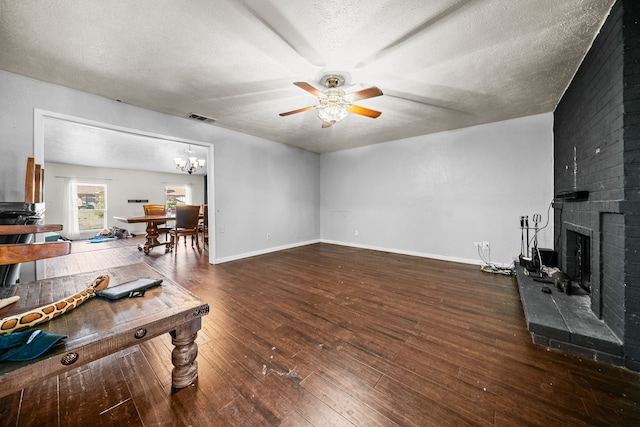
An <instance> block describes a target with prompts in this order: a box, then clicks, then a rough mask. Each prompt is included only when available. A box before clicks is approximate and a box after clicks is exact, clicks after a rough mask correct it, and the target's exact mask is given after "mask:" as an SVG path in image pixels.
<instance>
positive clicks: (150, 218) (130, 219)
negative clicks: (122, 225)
mask: <svg viewBox="0 0 640 427" xmlns="http://www.w3.org/2000/svg"><path fill="white" fill-rule="evenodd" d="M113 219H115V220H116V221H121V222H126V223H128V224H135V223H140V222H164V221H167V220H171V219H176V216H175V215H173V214H171V215H143V216H114V217H113Z"/></svg>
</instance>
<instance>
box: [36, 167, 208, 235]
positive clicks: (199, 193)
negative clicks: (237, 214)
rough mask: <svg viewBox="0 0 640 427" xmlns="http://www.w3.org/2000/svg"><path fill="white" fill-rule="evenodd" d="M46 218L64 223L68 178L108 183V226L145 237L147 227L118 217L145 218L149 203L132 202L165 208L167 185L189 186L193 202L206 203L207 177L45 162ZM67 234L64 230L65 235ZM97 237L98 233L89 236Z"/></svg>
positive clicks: (53, 221) (50, 221)
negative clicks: (125, 221) (65, 188)
mask: <svg viewBox="0 0 640 427" xmlns="http://www.w3.org/2000/svg"><path fill="white" fill-rule="evenodd" d="M44 168H45V171H46V174H45V188H46V190H47V191H46V197H47V201H46V208H47V211H46V217H47V222H48V223H51V224H63V223H64V215H63V203H64V193H65V191H64V185H65V179H64V177H71V178H78V182H82V181H83V180H86V181H88V182H98V181H104V183H106V184H107V215H108V219H107V226H108V227H113V226H116V227H120V228H126V229H127V230H129V232H130V233H134V234H144V232H145V228H146V225H145V224H127V223H123V222H119V221H116V220H114V219H113V217H114V216H125V217H126V216H140V215H144V211H143V208H142V205H143V204H146V203H129V202H128V201H129V200H130V199H131V200H138V199H148V200H149V203H152V204H153V203H155V204H161V205H164V202H165V187H166V186H167V185H187V186H189V187H190V188H191V195H192V199H191V203H192V204H194V205H200V204H202V203H204V177H202V176H197V175H196V176H194V175H187V174H168V173H156V172H141V171H133V170H125V169H114V168H96V167H86V166H75V165H65V164H60V163H45V164H44ZM61 234H62V235H64V230H63V231H62V233H61ZM89 234H90V235H89V236H88V237H93V235H95V234H96V233H95V232H94V233H89Z"/></svg>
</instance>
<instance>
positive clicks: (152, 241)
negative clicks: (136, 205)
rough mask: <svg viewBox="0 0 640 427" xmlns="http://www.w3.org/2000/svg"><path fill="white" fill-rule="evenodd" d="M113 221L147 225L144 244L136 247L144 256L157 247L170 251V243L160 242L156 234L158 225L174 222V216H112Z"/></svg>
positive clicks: (157, 233) (168, 241)
mask: <svg viewBox="0 0 640 427" xmlns="http://www.w3.org/2000/svg"><path fill="white" fill-rule="evenodd" d="M113 219H115V220H116V221H120V222H125V223H127V224H140V223H147V228H146V230H145V231H146V234H145V239H146V240H145V242H144V244H140V245H138V250H139V251H144V254H145V255H149V252H150V251H151V250H152V249H153V248H155V247H157V246H165V251H166V252H169V251H170V250H171V241H170V240H167V241H166V242H161V241H159V240H158V237H159V235H160V233H159V232H158V224H163V223H165V222H167V221H171V220H175V219H176V217H175V214H165V215H142V216H131V217H124V216H114V217H113Z"/></svg>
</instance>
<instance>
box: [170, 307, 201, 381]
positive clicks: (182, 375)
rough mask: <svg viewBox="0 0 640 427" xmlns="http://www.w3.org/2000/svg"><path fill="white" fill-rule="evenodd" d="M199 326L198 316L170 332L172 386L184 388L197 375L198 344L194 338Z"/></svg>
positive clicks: (199, 319)
mask: <svg viewBox="0 0 640 427" xmlns="http://www.w3.org/2000/svg"><path fill="white" fill-rule="evenodd" d="M200 327H201V318H200V317H198V318H196V319H194V320H192V321H191V322H189V323H185V324H184V325H181V326H178V327H177V328H176V330H175V331H172V332H171V343H172V344H173V345H174V346H175V347H174V349H173V351H172V352H171V363H173V371H172V373H171V382H172V385H173V388H184V387H186V386H188V385H190V384H191V383H193V382H194V381H195V380H196V378H197V377H198V362H197V361H196V357H197V356H198V345H197V344H196V343H195V339H196V337H197V336H198V331H199V330H200Z"/></svg>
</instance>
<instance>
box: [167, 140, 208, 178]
mask: <svg viewBox="0 0 640 427" xmlns="http://www.w3.org/2000/svg"><path fill="white" fill-rule="evenodd" d="M185 152H186V153H187V160H184V159H182V158H180V157H176V158H175V159H173V161H174V162H176V169H179V170H181V171H184V172H186V173H188V174H189V175H191V174H192V173H194V172H195V171H197V170H198V169H202V168H203V167H204V163H205V161H204V159H198V158H196V156H194V155H193V151H192V150H191V146H189V148H187V149H186V150H185Z"/></svg>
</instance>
